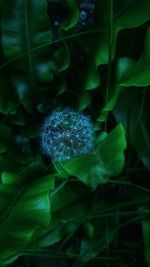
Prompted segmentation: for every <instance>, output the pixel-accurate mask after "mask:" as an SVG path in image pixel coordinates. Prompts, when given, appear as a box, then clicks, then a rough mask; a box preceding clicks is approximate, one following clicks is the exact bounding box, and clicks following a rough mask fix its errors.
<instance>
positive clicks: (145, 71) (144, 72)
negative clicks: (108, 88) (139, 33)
mask: <svg viewBox="0 0 150 267" xmlns="http://www.w3.org/2000/svg"><path fill="white" fill-rule="evenodd" d="M149 62H150V27H149V28H148V30H147V34H146V38H145V47H144V51H143V54H142V55H141V57H140V59H139V60H138V62H137V64H136V65H135V66H134V68H133V69H132V70H131V72H130V73H129V75H128V77H127V78H126V79H124V81H122V82H121V86H125V87H129V86H139V87H140V86H147V85H150V75H149V73H150V63H149Z"/></svg>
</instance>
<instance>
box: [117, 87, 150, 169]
mask: <svg viewBox="0 0 150 267" xmlns="http://www.w3.org/2000/svg"><path fill="white" fill-rule="evenodd" d="M149 99H150V94H149V90H148V89H146V88H145V89H144V91H143V90H139V89H135V88H134V89H132V90H131V88H129V89H126V90H125V91H124V92H122V94H121V95H120V96H119V98H118V101H117V104H116V106H115V108H114V111H113V114H114V115H115V117H116V119H117V121H118V122H120V123H122V124H123V125H124V127H125V129H126V131H127V137H128V140H129V142H130V143H131V145H132V146H133V147H134V149H135V150H136V152H137V153H138V156H139V158H140V160H141V161H142V162H143V163H144V165H145V166H146V167H147V168H148V169H150V142H149V134H150V126H149Z"/></svg>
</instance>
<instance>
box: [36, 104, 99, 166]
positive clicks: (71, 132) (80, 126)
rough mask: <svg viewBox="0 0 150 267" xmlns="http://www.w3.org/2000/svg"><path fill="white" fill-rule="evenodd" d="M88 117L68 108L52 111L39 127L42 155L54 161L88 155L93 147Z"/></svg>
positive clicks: (91, 128) (92, 132) (91, 130)
mask: <svg viewBox="0 0 150 267" xmlns="http://www.w3.org/2000/svg"><path fill="white" fill-rule="evenodd" d="M93 128H94V127H93V124H92V122H91V119H90V117H89V116H85V115H84V114H81V113H79V112H74V111H72V110H71V109H69V108H66V109H64V110H63V111H54V112H53V113H52V114H51V115H49V116H48V117H47V118H46V119H45V121H44V123H43V125H42V127H41V144H42V149H43V151H44V153H46V154H47V155H48V156H50V157H51V158H52V160H54V161H59V162H61V161H64V160H67V159H70V158H71V157H73V156H77V155H83V154H86V153H89V152H90V151H91V150H92V149H93V147H94V130H93Z"/></svg>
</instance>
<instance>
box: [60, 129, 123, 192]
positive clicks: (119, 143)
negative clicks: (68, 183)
mask: <svg viewBox="0 0 150 267" xmlns="http://www.w3.org/2000/svg"><path fill="white" fill-rule="evenodd" d="M125 148H126V138H125V132H124V128H123V127H122V125H121V124H119V125H117V126H116V127H115V128H114V129H113V130H112V132H111V133H109V134H108V135H107V136H105V137H104V138H103V139H102V141H101V142H100V143H99V144H98V146H97V147H96V149H95V151H93V153H91V154H89V155H83V156H77V157H73V158H71V159H69V160H67V161H64V162H63V163H62V164H61V165H62V167H63V169H64V170H65V171H67V172H68V173H69V174H70V175H72V176H76V177H77V178H78V179H79V180H81V181H82V182H84V183H85V184H87V185H89V186H92V187H93V188H94V189H95V188H96V187H97V185H98V184H100V183H105V182H107V181H108V179H109V178H110V177H112V176H115V175H118V174H119V173H120V172H121V170H122V168H123V166H124V154H123V151H124V149H125Z"/></svg>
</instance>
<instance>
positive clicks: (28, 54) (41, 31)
mask: <svg viewBox="0 0 150 267" xmlns="http://www.w3.org/2000/svg"><path fill="white" fill-rule="evenodd" d="M46 9H47V1H46V0H42V1H40V2H39V1H36V0H32V1H30V2H29V1H23V2H22V1H20V0H13V1H11V2H10V1H8V0H7V1H5V5H3V8H2V14H1V17H2V26H1V35H2V37H1V39H2V49H3V52H4V60H5V63H4V66H5V65H8V66H7V70H8V71H9V72H11V82H12V84H13V87H14V88H15V94H17V95H18V97H19V98H20V95H21V101H22V103H23V104H24V106H25V108H26V109H27V111H28V112H32V111H33V100H31V99H30V100H28V101H25V99H26V98H28V97H29V95H30V93H31V92H32V91H33V90H34V91H36V88H37V82H40V81H41V82H44V80H43V76H45V77H47V78H48V76H49V79H48V82H50V81H51V77H52V75H51V74H50V75H49V73H50V72H51V70H50V60H47V56H48V55H49V46H48V45H47V46H45V47H44V48H43V47H42V46H43V45H44V44H45V43H47V42H50V41H51V39H52V34H51V32H50V29H49V21H48V16H47V14H46ZM37 47H39V48H38V49H35V48H37ZM34 49H35V51H34ZM39 64H40V65H41V64H43V65H44V69H43V68H39V67H38V66H39ZM2 68H3V65H2ZM41 72H42V74H41ZM43 72H44V73H43ZM40 77H42V80H40ZM46 82H47V79H46ZM4 90H5V89H4Z"/></svg>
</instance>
